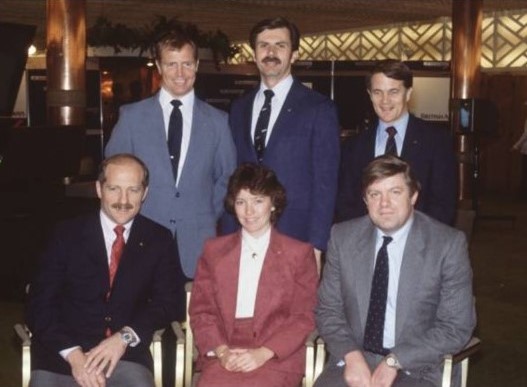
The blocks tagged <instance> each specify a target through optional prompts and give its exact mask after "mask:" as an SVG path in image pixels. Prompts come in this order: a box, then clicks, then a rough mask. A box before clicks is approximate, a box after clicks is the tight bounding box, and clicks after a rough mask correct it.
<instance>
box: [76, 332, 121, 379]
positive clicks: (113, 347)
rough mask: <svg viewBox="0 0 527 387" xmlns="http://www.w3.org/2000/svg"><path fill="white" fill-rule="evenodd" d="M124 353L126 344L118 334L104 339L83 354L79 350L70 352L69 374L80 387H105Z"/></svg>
mask: <svg viewBox="0 0 527 387" xmlns="http://www.w3.org/2000/svg"><path fill="white" fill-rule="evenodd" d="M125 351H126V344H125V343H124V342H123V340H122V339H121V336H120V334H119V333H115V334H113V335H112V336H110V337H108V338H107V339H104V340H103V341H101V342H100V343H99V345H97V346H96V347H94V348H92V349H91V350H90V351H88V352H86V353H84V352H82V349H81V348H77V349H74V350H73V351H71V352H70V353H69V354H68V356H67V360H68V362H69V363H70V365H71V373H72V375H73V378H74V379H75V381H76V382H77V383H78V384H79V385H80V386H81V387H105V386H106V379H107V378H109V377H110V376H111V375H112V372H113V371H114V369H115V367H116V366H117V363H118V362H119V360H120V359H121V357H122V356H123V354H124V352H125Z"/></svg>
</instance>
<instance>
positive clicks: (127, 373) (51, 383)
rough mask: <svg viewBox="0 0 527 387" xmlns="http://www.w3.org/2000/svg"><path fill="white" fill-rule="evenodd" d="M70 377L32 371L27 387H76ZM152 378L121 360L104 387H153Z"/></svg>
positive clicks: (138, 368) (139, 367)
mask: <svg viewBox="0 0 527 387" xmlns="http://www.w3.org/2000/svg"><path fill="white" fill-rule="evenodd" d="M77 386H78V384H77V382H75V379H73V376H71V375H63V374H57V373H54V372H50V371H44V370H34V371H32V372H31V380H30V381H29V387H77ZM153 386H154V377H153V375H152V373H151V372H150V370H149V369H148V368H146V367H145V366H143V365H141V364H138V363H134V362H131V361H124V360H121V361H120V362H119V363H117V366H116V367H115V370H114V371H113V373H112V376H111V377H110V378H109V379H108V380H107V381H106V387H153Z"/></svg>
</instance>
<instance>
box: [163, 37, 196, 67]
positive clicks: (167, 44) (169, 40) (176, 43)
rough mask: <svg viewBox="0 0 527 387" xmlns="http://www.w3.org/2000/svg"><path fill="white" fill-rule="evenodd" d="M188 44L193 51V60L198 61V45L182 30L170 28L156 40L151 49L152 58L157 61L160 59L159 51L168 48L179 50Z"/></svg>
mask: <svg viewBox="0 0 527 387" xmlns="http://www.w3.org/2000/svg"><path fill="white" fill-rule="evenodd" d="M186 44H188V45H189V46H190V47H192V50H193V51H194V60H195V61H196V62H197V61H198V47H197V46H196V43H195V42H194V41H193V40H192V38H191V37H190V36H189V35H188V34H187V33H186V32H184V31H183V30H171V31H168V32H166V33H164V34H163V35H161V37H160V38H159V39H158V40H157V41H156V43H155V45H154V49H153V51H154V52H153V54H154V58H155V59H156V60H157V61H160V60H161V52H162V51H163V50H164V49H169V50H181V49H182V48H183V46H185V45H186Z"/></svg>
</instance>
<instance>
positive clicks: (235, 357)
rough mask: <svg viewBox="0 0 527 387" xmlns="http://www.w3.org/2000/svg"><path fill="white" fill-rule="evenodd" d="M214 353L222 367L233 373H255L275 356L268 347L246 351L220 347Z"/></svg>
mask: <svg viewBox="0 0 527 387" xmlns="http://www.w3.org/2000/svg"><path fill="white" fill-rule="evenodd" d="M214 352H215V353H216V357H217V358H218V360H219V361H220V364H221V366H222V367H223V368H225V369H226V370H227V371H232V372H250V371H254V370H256V369H258V368H260V367H261V366H263V365H264V364H265V363H266V362H267V361H268V360H269V359H271V358H272V357H273V356H274V352H273V351H271V350H270V349H269V348H267V347H260V348H253V349H246V348H229V347H227V346H226V345H220V346H219V347H218V348H216V350H215V351H214Z"/></svg>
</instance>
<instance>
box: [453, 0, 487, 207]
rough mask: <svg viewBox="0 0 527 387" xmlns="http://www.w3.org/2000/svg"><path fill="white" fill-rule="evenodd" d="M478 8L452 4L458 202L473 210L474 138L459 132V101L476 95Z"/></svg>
mask: <svg viewBox="0 0 527 387" xmlns="http://www.w3.org/2000/svg"><path fill="white" fill-rule="evenodd" d="M482 7H483V0H453V1H452V80H451V98H452V101H451V106H452V109H451V112H452V113H451V124H452V130H453V131H454V133H455V135H456V146H457V151H458V154H459V193H458V198H459V199H460V200H463V199H469V198H471V199H472V202H473V203H472V206H473V207H475V206H476V205H477V203H476V201H475V195H476V192H475V187H476V184H475V183H476V182H477V168H475V167H477V142H476V141H477V138H476V136H475V133H467V131H466V130H465V131H462V130H461V126H460V121H461V120H460V114H459V112H460V106H459V105H460V104H459V99H471V98H475V97H477V96H478V95H479V84H480V61H481V22H482V18H483V11H482ZM470 118H471V119H472V118H473V117H470Z"/></svg>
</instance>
